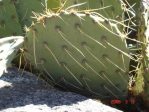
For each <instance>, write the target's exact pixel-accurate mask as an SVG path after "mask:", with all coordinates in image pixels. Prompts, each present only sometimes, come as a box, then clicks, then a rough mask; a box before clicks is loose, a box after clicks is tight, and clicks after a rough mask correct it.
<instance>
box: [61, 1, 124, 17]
mask: <svg viewBox="0 0 149 112" xmlns="http://www.w3.org/2000/svg"><path fill="white" fill-rule="evenodd" d="M62 1H63V3H64V8H66V9H67V8H70V9H72V8H75V9H78V10H95V11H97V12H98V13H100V14H102V15H104V16H105V17H107V18H112V19H120V18H121V17H122V14H123V8H124V7H125V5H124V3H123V1H122V0H62ZM71 7H72V8H71ZM97 9H98V10H97Z"/></svg>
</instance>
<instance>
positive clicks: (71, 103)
mask: <svg viewBox="0 0 149 112" xmlns="http://www.w3.org/2000/svg"><path fill="white" fill-rule="evenodd" d="M21 73H22V72H18V70H17V68H10V69H9V70H8V73H5V74H4V75H3V76H2V77H1V78H0V112H122V111H120V110H117V109H114V108H111V107H109V106H106V105H104V104H102V103H101V102H99V101H94V100H92V99H89V98H87V97H84V96H81V95H78V94H75V93H72V92H64V91H59V90H57V89H54V88H52V87H51V86H48V85H46V83H45V82H44V81H41V80H37V78H36V77H35V76H34V75H32V74H31V73H29V72H24V73H23V74H22V75H21Z"/></svg>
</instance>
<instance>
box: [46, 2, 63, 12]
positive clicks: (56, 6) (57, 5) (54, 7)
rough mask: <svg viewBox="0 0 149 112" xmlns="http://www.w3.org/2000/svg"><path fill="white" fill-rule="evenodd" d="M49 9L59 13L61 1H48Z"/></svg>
mask: <svg viewBox="0 0 149 112" xmlns="http://www.w3.org/2000/svg"><path fill="white" fill-rule="evenodd" d="M46 4H47V9H50V10H52V11H55V12H56V11H58V10H59V9H60V7H61V0H46Z"/></svg>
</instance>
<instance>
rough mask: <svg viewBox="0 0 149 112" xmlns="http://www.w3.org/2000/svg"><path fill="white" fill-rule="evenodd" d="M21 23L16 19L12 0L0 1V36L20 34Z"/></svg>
mask: <svg viewBox="0 0 149 112" xmlns="http://www.w3.org/2000/svg"><path fill="white" fill-rule="evenodd" d="M21 34H22V30H21V25H20V23H19V21H18V16H17V13H16V9H15V6H14V4H13V2H12V0H1V1H0V38H1V37H5V36H12V35H21Z"/></svg>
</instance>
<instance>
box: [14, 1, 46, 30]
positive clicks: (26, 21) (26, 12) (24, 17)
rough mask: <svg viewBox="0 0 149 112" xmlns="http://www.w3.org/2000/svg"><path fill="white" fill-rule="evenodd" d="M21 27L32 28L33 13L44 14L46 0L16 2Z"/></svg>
mask: <svg viewBox="0 0 149 112" xmlns="http://www.w3.org/2000/svg"><path fill="white" fill-rule="evenodd" d="M14 4H15V6H16V9H17V10H16V11H17V13H18V16H19V20H20V23H21V25H22V26H23V27H24V26H30V25H31V23H32V22H33V21H34V19H33V18H32V17H34V14H33V12H36V13H42V12H43V11H44V10H45V7H46V6H45V0H14Z"/></svg>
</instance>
